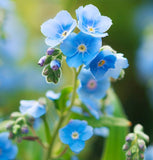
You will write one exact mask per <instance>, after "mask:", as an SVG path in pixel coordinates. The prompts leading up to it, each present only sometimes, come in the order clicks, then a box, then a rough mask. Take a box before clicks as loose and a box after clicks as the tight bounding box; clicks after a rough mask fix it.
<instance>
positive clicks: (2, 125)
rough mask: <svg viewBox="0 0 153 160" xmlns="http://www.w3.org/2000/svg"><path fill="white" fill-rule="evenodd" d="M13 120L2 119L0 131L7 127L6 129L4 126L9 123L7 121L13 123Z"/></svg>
mask: <svg viewBox="0 0 153 160" xmlns="http://www.w3.org/2000/svg"><path fill="white" fill-rule="evenodd" d="M13 122H14V121H12V120H6V121H3V122H1V123H0V132H5V131H6V130H7V129H6V127H7V125H8V124H9V123H11V124H12V123H13Z"/></svg>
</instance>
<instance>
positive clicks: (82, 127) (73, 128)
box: [59, 120, 93, 153]
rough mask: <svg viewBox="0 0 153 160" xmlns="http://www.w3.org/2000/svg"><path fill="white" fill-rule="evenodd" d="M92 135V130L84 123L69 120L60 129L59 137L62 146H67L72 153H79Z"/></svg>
mask: <svg viewBox="0 0 153 160" xmlns="http://www.w3.org/2000/svg"><path fill="white" fill-rule="evenodd" d="M92 135H93V128H92V127H91V126H88V125H87V122H86V121H81V120H71V121H70V122H69V123H68V125H66V126H65V127H64V128H61V129H60V131H59V136H60V139H61V141H62V142H63V143H64V144H68V145H69V146H70V148H71V150H72V151H73V152H76V153H79V152H80V151H81V150H83V148H84V147H85V141H86V140H88V139H89V138H91V137H92Z"/></svg>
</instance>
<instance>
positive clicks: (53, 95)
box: [46, 91, 61, 100]
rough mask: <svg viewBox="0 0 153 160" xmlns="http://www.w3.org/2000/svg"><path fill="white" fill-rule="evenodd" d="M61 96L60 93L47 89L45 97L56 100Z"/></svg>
mask: <svg viewBox="0 0 153 160" xmlns="http://www.w3.org/2000/svg"><path fill="white" fill-rule="evenodd" d="M60 96H61V93H55V92H54V91H47V93H46V97H47V98H49V99H50V100H56V99H59V97H60Z"/></svg>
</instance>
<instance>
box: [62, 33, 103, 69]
mask: <svg viewBox="0 0 153 160" xmlns="http://www.w3.org/2000/svg"><path fill="white" fill-rule="evenodd" d="M101 45H102V40H101V38H96V37H92V36H90V35H87V34H84V33H82V32H80V33H79V34H75V33H72V34H71V35H70V36H69V37H68V38H67V39H66V40H65V41H63V43H62V44H61V46H60V48H61V50H62V52H63V54H64V55H65V56H67V58H66V61H67V64H68V65H69V66H70V67H75V68H77V67H79V66H80V65H82V64H85V65H87V64H89V63H90V61H91V60H92V59H93V58H95V56H96V55H97V54H98V52H99V50H100V47H101Z"/></svg>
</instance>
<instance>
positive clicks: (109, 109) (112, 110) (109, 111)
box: [105, 105, 114, 116]
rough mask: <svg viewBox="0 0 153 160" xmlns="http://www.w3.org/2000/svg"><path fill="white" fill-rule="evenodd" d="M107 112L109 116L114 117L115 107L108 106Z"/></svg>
mask: <svg viewBox="0 0 153 160" xmlns="http://www.w3.org/2000/svg"><path fill="white" fill-rule="evenodd" d="M105 112H106V113H107V115H108V116H113V113H114V106H113V105H106V106H105Z"/></svg>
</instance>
